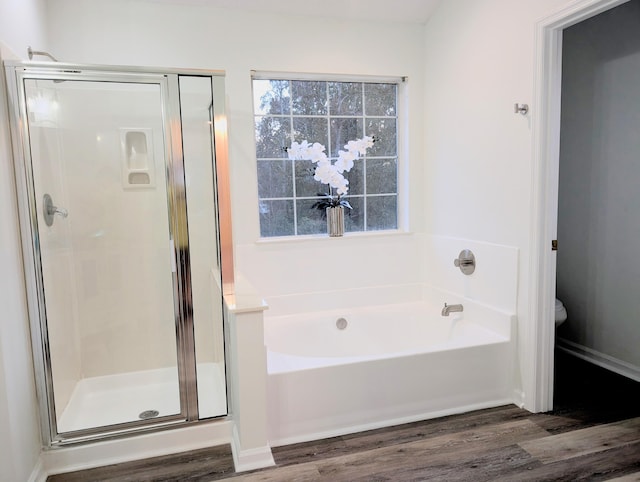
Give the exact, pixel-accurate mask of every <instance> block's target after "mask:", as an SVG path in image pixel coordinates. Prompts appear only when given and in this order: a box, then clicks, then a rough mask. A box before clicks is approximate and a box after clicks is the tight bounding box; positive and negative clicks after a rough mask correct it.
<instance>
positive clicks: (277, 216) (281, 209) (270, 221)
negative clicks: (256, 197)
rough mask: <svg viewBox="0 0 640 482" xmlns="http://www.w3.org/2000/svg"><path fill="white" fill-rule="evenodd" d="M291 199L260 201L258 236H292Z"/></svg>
mask: <svg viewBox="0 0 640 482" xmlns="http://www.w3.org/2000/svg"><path fill="white" fill-rule="evenodd" d="M293 222H294V221H293V201H292V200H287V201H264V200H262V201H260V236H262V237H265V238H266V237H269V236H293V235H294V234H295V233H294V232H293Z"/></svg>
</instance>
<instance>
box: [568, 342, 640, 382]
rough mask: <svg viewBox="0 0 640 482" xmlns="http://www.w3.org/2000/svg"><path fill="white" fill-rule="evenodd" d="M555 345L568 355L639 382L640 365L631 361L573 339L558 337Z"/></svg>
mask: <svg viewBox="0 0 640 482" xmlns="http://www.w3.org/2000/svg"><path fill="white" fill-rule="evenodd" d="M556 346H557V348H558V349H560V350H562V351H564V352H566V353H569V354H570V355H573V356H576V357H578V358H581V359H583V360H586V361H588V362H591V363H593V364H594V365H598V366H600V367H602V368H606V369H607V370H610V371H612V372H614V373H617V374H618V375H622V376H624V377H627V378H630V379H631V380H635V381H636V382H640V367H637V366H635V365H632V364H631V363H627V362H625V361H623V360H619V359H617V358H615V357H612V356H610V355H606V354H605V353H600V352H599V351H597V350H594V349H593V348H589V347H586V346H583V345H580V344H578V343H574V342H573V341H569V340H566V339H564V338H558V339H557V345H556Z"/></svg>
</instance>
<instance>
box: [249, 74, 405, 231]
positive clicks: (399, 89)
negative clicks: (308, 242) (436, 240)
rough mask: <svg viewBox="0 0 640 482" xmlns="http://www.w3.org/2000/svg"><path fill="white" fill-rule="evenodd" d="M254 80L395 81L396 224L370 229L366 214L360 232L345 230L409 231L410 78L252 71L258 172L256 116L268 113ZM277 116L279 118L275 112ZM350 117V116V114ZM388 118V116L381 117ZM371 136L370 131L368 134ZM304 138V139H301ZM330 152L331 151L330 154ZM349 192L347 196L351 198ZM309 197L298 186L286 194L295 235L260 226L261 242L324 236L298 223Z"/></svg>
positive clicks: (256, 167)
mask: <svg viewBox="0 0 640 482" xmlns="http://www.w3.org/2000/svg"><path fill="white" fill-rule="evenodd" d="M254 80H283V81H311V82H313V81H318V82H341V83H342V82H344V83H348V82H356V83H373V84H375V83H381V84H395V85H396V115H395V119H396V190H395V193H394V195H395V199H396V227H395V228H391V229H367V226H366V224H367V223H366V217H365V219H364V220H363V226H362V227H363V229H362V230H357V231H345V236H363V235H364V236H371V235H377V234H384V235H388V234H394V233H405V232H407V229H406V224H407V217H408V216H407V212H406V211H407V199H408V194H409V193H408V182H407V165H406V164H407V163H406V152H407V150H408V149H407V137H406V132H407V130H408V125H407V118H408V116H407V112H408V100H407V90H408V89H407V83H408V78H407V77H406V76H375V75H353V74H326V73H324V74H323V73H292V72H273V71H255V70H252V71H251V92H252V96H251V98H252V121H253V139H254V155H255V156H256V165H255V172H256V173H257V172H258V159H260V160H262V159H263V158H258V157H257V154H258V153H257V148H256V145H255V142H256V134H255V132H256V131H255V125H256V124H255V122H256V119H257V118H258V117H260V116H262V115H264V114H261V113H259V112H258V111H257V109H256V103H255V89H254ZM295 116H296V115H294V114H292V113H289V114H287V115H283V116H280V117H289V118H292V119H293V118H294V117H295ZM322 116H325V117H327V118H328V119H329V123H330V121H331V118H332V116H331V115H330V114H329V113H327V114H325V115H322ZM273 117H278V116H276V115H274V116H273ZM298 117H305V116H304V115H298ZM309 117H313V115H309ZM336 117H338V118H342V117H345V116H340V115H338V116H336ZM347 117H348V116H347ZM358 117H361V118H362V119H363V120H366V118H367V117H371V118H375V117H378V116H366V115H364V113H363V115H362V116H358ZM380 117H381V118H384V116H380ZM367 135H368V134H367ZM300 140H301V139H300ZM307 140H309V141H310V142H315V140H314V139H307ZM326 147H327V150H328V151H330V150H331V148H330V146H326ZM328 154H329V153H328ZM385 157H387V156H375V157H373V160H376V159H381V158H385ZM264 160H275V159H272V158H264ZM282 160H287V158H286V157H283V158H282ZM292 176H293V183H294V184H295V172H292ZM258 189H259V183H257V184H256V195H257V200H258V208H259V204H260V202H261V199H265V198H261V197H260V194H259V192H257V191H258ZM385 195H387V196H388V195H389V194H385V193H382V194H373V195H372V194H367V193H366V191H365V192H363V193H362V194H361V195H355V194H354V195H353V197H354V198H359V199H362V200H363V202H364V201H365V200H366V199H367V197H370V198H373V197H380V196H385ZM348 196H349V195H347V199H348ZM271 199H273V200H278V198H271ZM308 199H309V197H308V196H297V195H296V192H295V189H294V192H293V193H292V196H285V197H283V198H282V200H292V201H293V210H294V213H293V215H294V222H293V228H294V233H292V234H284V235H279V236H263V235H262V229H261V227H260V226H259V228H258V231H259V238H258V239H259V241H260V242H265V241H266V242H268V241H273V240H295V239H300V238H302V239H304V238H324V237H325V236H323V235H322V234H321V233H312V234H298V233H297V231H298V223H297V202H298V201H299V200H308Z"/></svg>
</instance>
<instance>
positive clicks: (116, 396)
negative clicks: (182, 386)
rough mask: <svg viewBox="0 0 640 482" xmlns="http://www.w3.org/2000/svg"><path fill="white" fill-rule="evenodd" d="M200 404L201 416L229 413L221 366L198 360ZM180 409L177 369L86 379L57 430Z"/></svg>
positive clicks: (76, 428)
mask: <svg viewBox="0 0 640 482" xmlns="http://www.w3.org/2000/svg"><path fill="white" fill-rule="evenodd" d="M198 407H199V410H200V418H201V419H203V418H210V417H215V416H220V415H225V414H226V413H227V399H226V393H225V381H224V367H223V366H222V365H220V364H216V363H201V364H198ZM150 411H153V412H154V413H152V414H150V413H149V412H150ZM155 411H157V412H158V414H157V415H156V416H154V415H155ZM178 413H180V395H179V390H178V374H177V372H176V369H175V368H160V369H155V370H145V371H138V372H130V373H123V374H118V375H108V376H102V377H93V378H84V379H82V380H80V381H79V382H78V383H77V384H76V386H75V388H74V390H73V393H72V395H71V398H70V400H69V403H68V404H67V406H66V408H65V409H64V411H63V412H62V415H61V416H60V418H59V420H58V433H66V432H73V431H76V430H84V429H87V428H95V427H103V426H108V425H115V424H120V423H127V422H133V421H137V420H141V419H148V418H156V417H163V416H167V415H176V414H178Z"/></svg>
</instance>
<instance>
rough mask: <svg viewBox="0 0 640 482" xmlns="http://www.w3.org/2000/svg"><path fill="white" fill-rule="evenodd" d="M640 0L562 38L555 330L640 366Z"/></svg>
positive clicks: (611, 11) (638, 369) (574, 29)
mask: <svg viewBox="0 0 640 482" xmlns="http://www.w3.org/2000/svg"><path fill="white" fill-rule="evenodd" d="M639 31H640V2H639V1H637V0H635V1H631V2H628V3H626V4H624V5H621V6H619V7H617V8H615V9H613V10H610V11H608V12H605V13H603V14H601V15H599V16H598V17H594V18H591V19H589V20H587V21H585V22H582V23H580V24H577V25H575V26H573V27H571V28H569V29H568V30H567V31H566V32H565V35H564V39H563V77H562V80H563V85H562V126H561V129H562V130H561V144H560V191H559V196H558V197H559V201H558V204H559V206H558V208H559V209H558V243H559V250H558V262H557V293H558V298H560V299H561V300H562V301H563V302H564V303H565V306H566V307H567V311H568V313H569V318H568V320H567V322H566V323H565V324H564V325H562V326H561V327H560V330H559V332H558V335H559V336H561V337H562V338H565V339H567V340H569V341H571V342H574V343H578V344H579V345H581V346H582V347H586V348H588V349H591V350H595V351H596V352H598V353H600V354H603V355H606V356H609V357H613V358H614V359H616V360H618V361H622V362H626V363H628V364H630V365H633V366H635V370H636V373H638V374H640V351H639V350H638V346H640V328H639V326H638V322H639V321H640V318H639V317H640V315H639V313H640V311H639V310H638V306H637V303H636V302H635V301H634V300H636V299H637V298H638V297H639V296H640V258H639V257H638V256H637V249H638V239H640V211H639V210H638V206H640V192H639V191H638V189H637V186H638V179H640V162H638V161H639V158H640V138H639V137H638V131H639V130H640V115H639V112H638V104H637V102H636V99H638V98H639V97H640V37H639V36H638V32H639Z"/></svg>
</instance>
